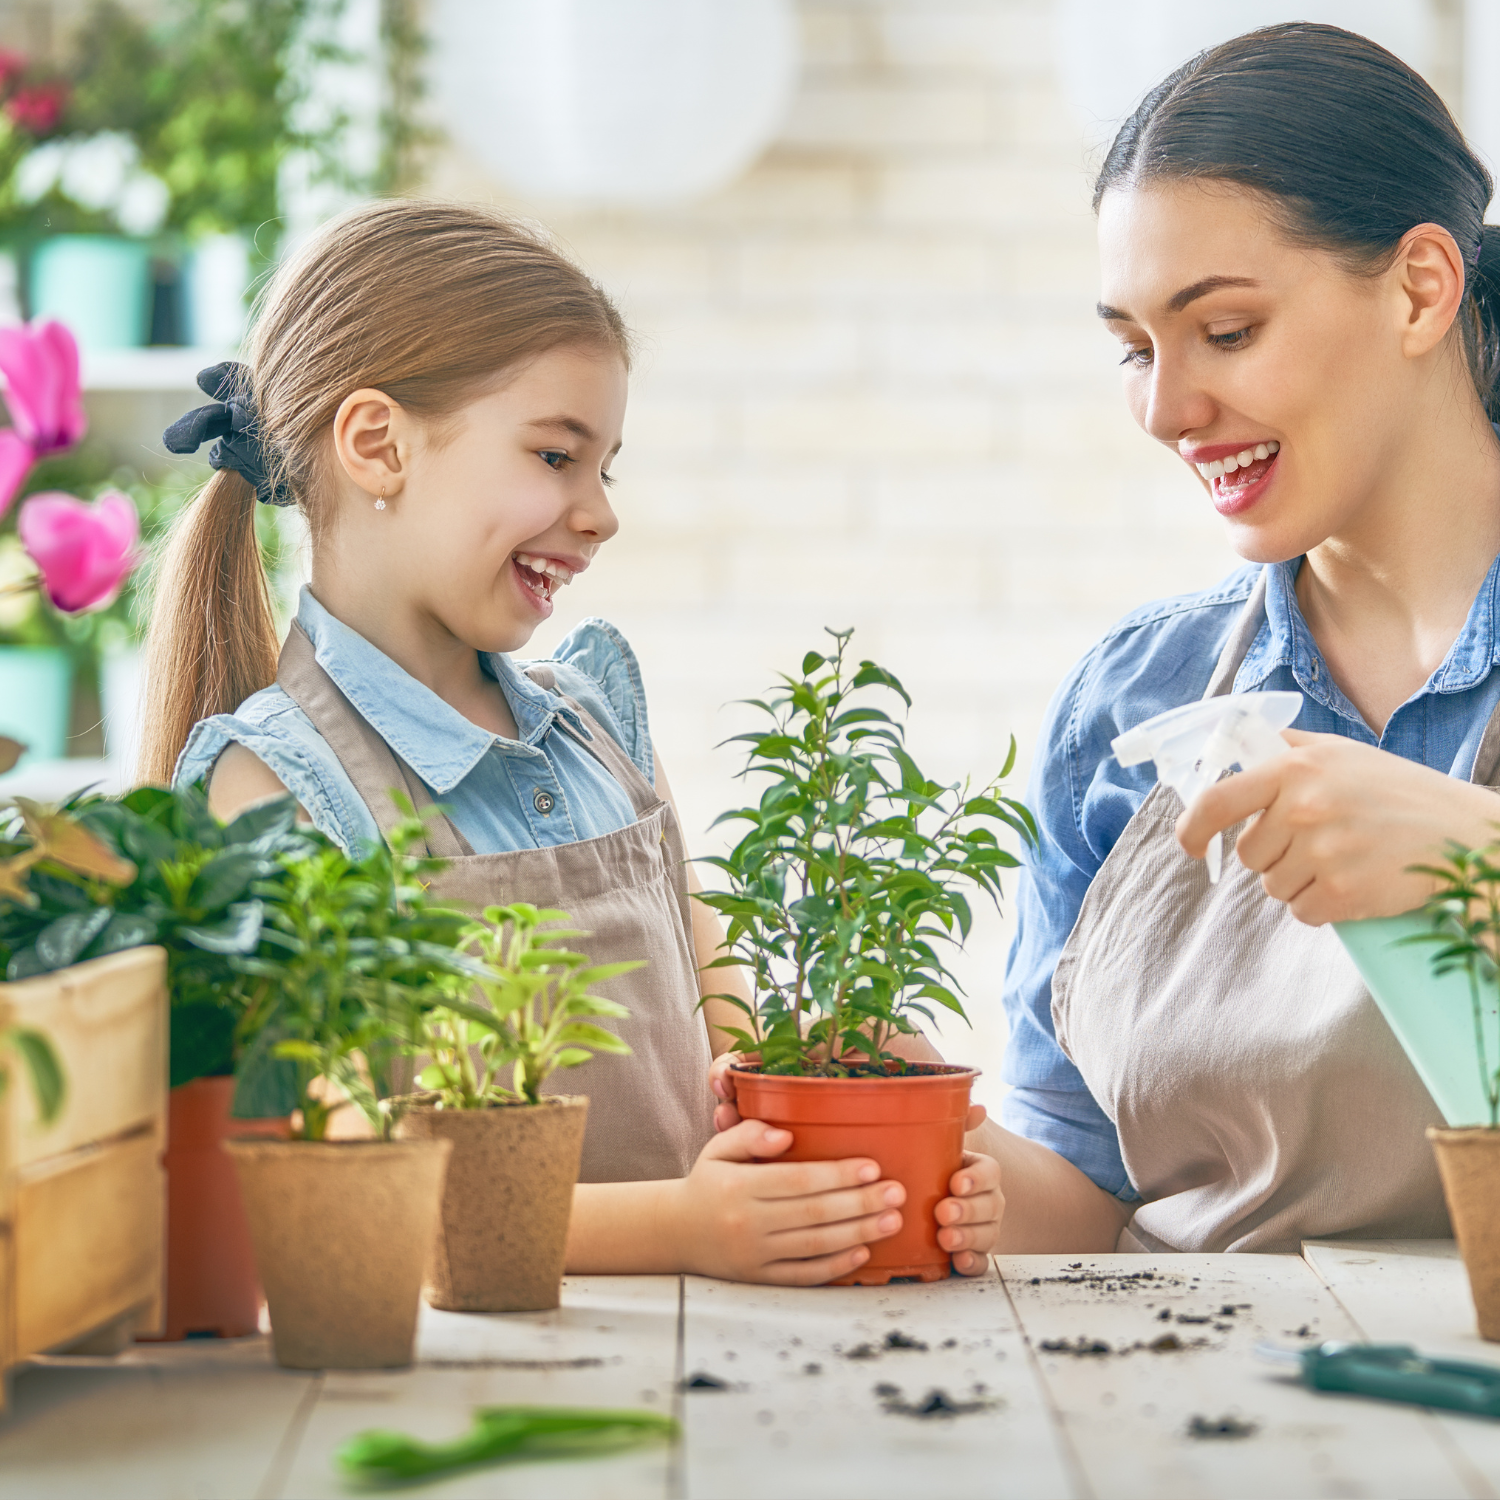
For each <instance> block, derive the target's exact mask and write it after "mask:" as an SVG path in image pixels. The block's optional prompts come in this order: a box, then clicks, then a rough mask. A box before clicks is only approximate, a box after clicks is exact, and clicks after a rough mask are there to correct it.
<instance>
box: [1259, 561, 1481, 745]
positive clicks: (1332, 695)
mask: <svg viewBox="0 0 1500 1500" xmlns="http://www.w3.org/2000/svg"><path fill="white" fill-rule="evenodd" d="M1301 567H1302V559H1301V558H1300V557H1296V558H1293V559H1292V560H1291V561H1290V562H1283V563H1268V564H1267V565H1266V622H1265V624H1264V625H1262V626H1261V628H1260V633H1259V634H1258V635H1257V636H1256V637H1255V640H1254V641H1253V642H1252V643H1251V646H1250V649H1249V651H1247V652H1246V653H1245V660H1244V662H1243V664H1242V665H1241V667H1240V670H1239V672H1238V673H1237V674H1236V676H1235V679H1234V691H1235V692H1237V693H1246V692H1254V691H1256V689H1258V688H1259V687H1260V686H1261V685H1262V684H1263V683H1264V682H1265V681H1266V679H1267V678H1269V677H1270V676H1271V674H1272V673H1273V672H1275V671H1276V670H1277V669H1278V668H1280V667H1288V668H1290V669H1291V673H1292V676H1293V678H1294V679H1295V680H1296V683H1297V686H1298V687H1299V688H1300V689H1301V690H1302V692H1303V693H1305V694H1306V695H1307V696H1308V697H1309V698H1311V699H1313V700H1314V701H1315V702H1318V703H1321V704H1322V705H1323V706H1324V707H1325V708H1328V709H1331V710H1332V711H1333V712H1334V713H1337V714H1339V715H1340V716H1341V717H1343V718H1346V719H1352V720H1354V721H1356V722H1358V723H1362V722H1363V719H1362V717H1361V715H1360V712H1359V710H1358V709H1357V708H1355V706H1354V705H1353V704H1352V703H1351V702H1350V701H1349V700H1348V698H1346V697H1345V696H1344V694H1343V693H1342V692H1341V691H1340V690H1339V688H1338V686H1337V685H1336V684H1335V683H1334V681H1333V678H1332V677H1331V676H1330V675H1329V672H1328V667H1327V664H1326V663H1325V662H1324V660H1323V654H1322V652H1321V651H1319V650H1318V645H1317V642H1316V641H1315V640H1314V639H1313V634H1312V631H1311V630H1309V629H1308V627H1307V621H1306V620H1304V619H1303V618H1302V610H1301V607H1300V606H1299V605H1298V603H1297V573H1298V571H1299V570H1300V569H1301ZM1497 615H1500V557H1497V558H1496V559H1495V560H1494V562H1492V563H1491V564H1490V570H1489V572H1488V573H1487V574H1486V575H1485V580H1484V582H1483V583H1482V584H1481V585H1480V588H1479V592H1478V594H1476V595H1475V597H1474V603H1473V604H1472V605H1471V606H1470V608H1469V616H1468V618H1467V619H1466V620H1465V621H1464V626H1463V629H1462V630H1460V631H1459V633H1458V639H1457V640H1455V641H1454V642H1453V645H1452V646H1451V647H1450V648H1449V651H1448V654H1447V656H1445V657H1444V658H1443V660H1442V663H1441V664H1440V665H1439V667H1438V669H1437V670H1436V671H1435V672H1434V673H1433V674H1432V676H1431V677H1430V678H1428V680H1427V682H1426V684H1425V685H1424V686H1423V687H1422V689H1421V692H1420V693H1418V694H1416V695H1415V696H1417V697H1420V696H1421V694H1422V693H1462V692H1467V691H1468V690H1469V689H1470V688H1473V687H1476V686H1477V685H1478V684H1479V683H1480V682H1482V681H1483V680H1484V678H1485V677H1486V676H1487V675H1488V674H1489V672H1490V670H1491V669H1492V668H1493V667H1494V665H1495V663H1496V662H1497V661H1500V629H1497Z"/></svg>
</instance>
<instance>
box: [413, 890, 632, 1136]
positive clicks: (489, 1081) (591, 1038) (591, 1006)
mask: <svg viewBox="0 0 1500 1500" xmlns="http://www.w3.org/2000/svg"><path fill="white" fill-rule="evenodd" d="M568 920H569V918H568V914H567V913H566V912H563V911H539V910H538V909H537V908H536V907H534V906H529V905H526V904H525V903H517V904H516V905H514V906H489V907H486V908H485V911H484V915H483V917H482V919H481V920H479V921H477V922H473V923H471V924H470V925H469V926H467V927H465V928H464V930H463V931H462V932H461V933H460V934H459V942H460V944H461V946H462V947H463V949H464V951H465V952H467V953H471V954H473V955H474V956H475V957H477V958H478V959H480V960H481V962H482V963H483V964H484V967H485V972H484V974H483V975H482V976H481V977H480V978H479V979H478V981H477V983H478V987H479V990H480V991H481V993H482V994H483V997H484V1000H485V1002H486V1003H485V1004H484V1005H478V1004H475V1003H474V1002H473V1001H472V1000H470V999H467V998H465V991H466V989H467V988H468V987H467V986H466V985H465V984H464V983H463V982H462V981H461V980H458V981H454V983H453V984H451V985H450V986H449V989H450V996H449V999H448V1002H447V1004H446V1005H444V1006H442V1007H440V1008H438V1009H436V1010H432V1011H430V1012H427V1013H426V1014H425V1015H424V1016H423V1018H422V1029H421V1035H420V1050H421V1051H422V1052H423V1053H425V1054H426V1055H427V1056H429V1057H431V1059H432V1062H431V1064H430V1065H429V1066H428V1067H427V1068H425V1069H423V1071H422V1074H421V1076H420V1078H419V1079H418V1082H419V1083H420V1085H421V1087H422V1088H423V1089H425V1090H427V1091H428V1092H429V1093H434V1094H436V1095H437V1096H438V1101H437V1102H438V1107H439V1108H442V1109H484V1108H486V1107H488V1106H490V1105H496V1104H539V1103H540V1102H541V1089H542V1084H543V1083H545V1082H546V1080H547V1079H548V1078H549V1077H551V1075H552V1074H553V1073H554V1072H555V1071H556V1070H557V1069H558V1068H574V1067H577V1066H578V1064H579V1063H585V1062H587V1061H588V1060H589V1058H590V1057H591V1056H592V1055H593V1054H594V1053H595V1052H614V1053H628V1052H629V1051H630V1048H629V1047H628V1046H627V1045H626V1044H625V1043H624V1042H622V1041H621V1040H620V1038H619V1037H617V1036H616V1035H615V1034H614V1033H613V1032H611V1031H607V1030H606V1029H605V1028H604V1027H602V1026H596V1025H594V1024H593V1022H592V1021H590V1020H586V1019H584V1018H585V1017H590V1016H624V1015H628V1014H629V1012H628V1011H627V1010H626V1008H625V1007H624V1006H623V1005H619V1004H617V1003H616V1002H615V1001H613V1000H606V999H605V998H604V997H603V996H602V995H594V994H590V993H589V991H590V989H591V988H592V987H593V986H594V985H596V984H602V983H603V982H604V981H605V980H607V979H612V978H614V977H615V975H617V974H628V973H629V972H630V971H631V970H632V969H639V968H641V967H642V963H641V962H640V961H638V960H637V961H631V962H626V963H613V964H591V963H590V962H589V960H588V958H587V956H586V955H584V954H582V953H574V952H573V951H571V950H570V949H567V948H562V947H558V946H556V945H557V944H559V943H561V942H563V941H565V940H566V939H568V938H584V937H587V936H588V933H586V932H579V931H576V930H574V929H572V928H567V927H545V928H544V927H543V925H542V924H543V923H557V922H564V923H565V922H567V921H568ZM475 1053H477V1054H478V1056H477V1058H476V1056H475ZM506 1068H510V1069H511V1071H512V1083H511V1087H509V1088H507V1087H506V1086H505V1085H504V1084H503V1083H502V1082H501V1079H500V1075H501V1073H502V1071H503V1070H504V1069H506Z"/></svg>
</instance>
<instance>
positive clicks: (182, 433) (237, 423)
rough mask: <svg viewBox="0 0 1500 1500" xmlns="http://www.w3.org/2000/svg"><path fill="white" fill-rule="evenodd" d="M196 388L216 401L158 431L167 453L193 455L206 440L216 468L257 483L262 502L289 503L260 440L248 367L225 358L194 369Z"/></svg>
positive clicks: (288, 493) (257, 495)
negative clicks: (274, 476) (272, 472)
mask: <svg viewBox="0 0 1500 1500" xmlns="http://www.w3.org/2000/svg"><path fill="white" fill-rule="evenodd" d="M198 389H199V390H200V391H202V392H203V394H204V395H205V396H212V397H213V398H214V399H213V400H212V401H211V402H210V403H209V404H208V405H207V406H200V407H198V408H197V409H196V410H194V411H190V412H189V413H188V414H187V415H186V416H185V417H178V419H177V420H176V421H175V422H173V423H172V425H171V426H170V427H169V428H167V430H166V431H165V432H164V433H162V435H161V440H162V442H163V443H164V444H165V445H166V448H167V452H169V453H196V452H197V451H198V449H199V448H201V447H202V446H203V444H204V443H206V442H207V441H208V440H209V439H210V438H217V439H218V441H217V442H215V443H214V445H213V447H212V448H210V449H209V450H208V462H209V465H210V467H212V468H215V469H234V470H235V471H236V472H238V473H240V474H243V475H244V476H245V478H246V479H247V480H248V481H249V482H250V483H251V484H252V485H254V486H255V498H256V499H257V500H259V501H260V502H261V503H262V504H264V505H292V504H294V503H295V501H294V499H293V497H292V492H291V491H290V490H289V489H287V487H286V486H285V485H284V484H279V483H276V482H275V481H273V479H272V477H271V465H270V463H269V461H268V459H269V455H268V454H267V453H266V450H265V448H264V446H263V445H262V443H261V439H260V423H259V421H258V419H257V417H256V412H255V398H254V396H253V395H252V394H251V385H250V370H249V368H248V366H246V365H242V364H239V363H237V362H236V361H235V360H232V359H227V360H225V361H224V363H223V364H221V365H212V366H210V367H209V368H208V369H207V370H199V371H198Z"/></svg>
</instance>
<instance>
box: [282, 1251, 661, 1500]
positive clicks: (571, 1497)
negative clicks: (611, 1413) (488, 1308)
mask: <svg viewBox="0 0 1500 1500" xmlns="http://www.w3.org/2000/svg"><path fill="white" fill-rule="evenodd" d="M562 1296H563V1305H562V1306H561V1307H560V1308H557V1309H556V1310H554V1311H552V1312H545V1313H503V1314H482V1313H445V1312H437V1311H435V1310H434V1309H432V1308H430V1307H426V1306H424V1307H423V1308H422V1316H421V1322H420V1324H419V1326H418V1331H417V1361H418V1362H417V1364H416V1365H415V1366H414V1367H412V1368H411V1369H409V1370H379V1371H365V1372H355V1371H334V1370H330V1371H329V1372H328V1373H327V1374H326V1376H325V1377H324V1378H323V1381H322V1384H321V1387H320V1388H319V1391H318V1394H317V1400H316V1404H315V1405H314V1406H313V1408H312V1411H311V1414H310V1416H309V1417H308V1419H307V1424H306V1427H305V1429H304V1430H303V1432H302V1434H301V1439H300V1442H299V1443H298V1445H297V1449H296V1453H295V1455H294V1456H293V1458H292V1461H291V1463H290V1465H289V1468H288V1471H287V1473H286V1477H285V1479H284V1481H283V1482H282V1485H281V1487H280V1488H279V1489H278V1490H277V1491H276V1495H278V1496H280V1495H285V1496H289V1497H295V1500H316V1497H322V1496H347V1495H348V1493H349V1490H348V1486H347V1484H346V1483H345V1481H344V1480H343V1478H342V1477H341V1476H340V1474H339V1472H338V1471H337V1470H336V1469H335V1468H334V1461H333V1460H334V1454H335V1452H336V1451H337V1450H338V1448H339V1447H340V1446H341V1445H342V1444H343V1443H344V1442H345V1441H346V1440H347V1439H348V1438H350V1437H352V1436H353V1435H354V1434H355V1433H357V1432H361V1431H363V1430H364V1429H366V1428H369V1427H389V1428H394V1429H395V1430H397V1431H399V1432H406V1433H410V1434H411V1435H413V1436H414V1437H420V1438H426V1439H428V1440H437V1439H446V1438H450V1437H454V1436H456V1435H458V1434H459V1433H461V1432H464V1431H466V1430H467V1428H468V1426H469V1420H470V1414H471V1413H472V1411H473V1409H474V1408H475V1407H476V1406H495V1405H502V1404H509V1403H525V1404H538V1405H540V1404H555V1405H566V1406H630V1407H634V1406H644V1407H648V1408H651V1409H653V1410H656V1411H664V1412H670V1411H673V1410H674V1409H675V1403H676V1399H677V1389H676V1380H677V1357H678V1349H677V1343H678V1319H679V1310H680V1300H681V1292H680V1287H679V1282H678V1278H677V1277H675V1276H598V1277H569V1278H567V1279H566V1280H565V1281H564V1282H563V1293H562ZM677 1458H678V1450H677V1447H676V1445H671V1446H669V1445H666V1444H661V1445H657V1446H653V1447H649V1448H642V1449H639V1450H636V1451H635V1452H630V1453H622V1454H615V1455H612V1456H609V1457H603V1458H595V1459H590V1460H588V1461H587V1462H582V1463H523V1464H501V1465H497V1466H495V1467H492V1468H478V1469H472V1470H469V1471H468V1472H466V1473H464V1474H462V1475H460V1476H450V1477H448V1478H446V1479H439V1480H436V1481H434V1482H433V1483H432V1484H428V1485H418V1486H414V1487H411V1488H404V1489H403V1490H402V1492H401V1493H402V1494H403V1495H409V1496H420V1495H445V1496H450V1497H457V1496H462V1497H463V1500H490V1497H512V1496H514V1497H518V1500H637V1497H641V1500H645V1497H650V1500H663V1497H665V1496H667V1495H668V1494H669V1493H670V1492H671V1489H672V1485H673V1473H674V1466H675V1464H676V1462H677Z"/></svg>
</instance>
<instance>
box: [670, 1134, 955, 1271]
mask: <svg viewBox="0 0 1500 1500" xmlns="http://www.w3.org/2000/svg"><path fill="white" fill-rule="evenodd" d="M791 1144H792V1133H791V1131H789V1130H777V1129H775V1128H773V1127H772V1126H769V1125H764V1124H762V1123H761V1122H760V1121H759V1120H746V1121H744V1122H743V1123H741V1124H739V1125H736V1126H734V1127H732V1128H731V1129H728V1130H725V1131H724V1132H723V1133H722V1134H720V1135H717V1136H715V1137H714V1139H713V1140H711V1141H710V1142H709V1143H708V1145H706V1146H705V1147H704V1148H703V1150H702V1151H701V1152H699V1154H698V1160H697V1161H696V1162H694V1163H693V1170H692V1171H691V1172H689V1173H688V1175H687V1176H686V1177H684V1178H683V1179H682V1180H681V1181H680V1182H674V1183H672V1184H671V1187H672V1189H674V1190H675V1192H674V1197H673V1200H672V1201H673V1217H674V1219H675V1223H674V1226H673V1230H674V1232H673V1239H674V1242H675V1244H676V1245H677V1246H678V1248H679V1252H680V1256H681V1267H682V1269H683V1270H685V1271H689V1272H692V1273H694V1274H696V1275H699V1276H718V1277H722V1278H724V1279H726V1280H729V1281H759V1282H770V1283H773V1284H775V1285H778V1286H818V1285H820V1284H821V1283H823V1282H825V1281H833V1280H835V1279H836V1278H837V1277H840V1276H844V1275H847V1274H848V1273H849V1272H850V1271H854V1270H857V1269H858V1268H859V1267H860V1266H862V1265H863V1264H864V1263H865V1262H866V1261H867V1260H869V1258H870V1252H869V1251H868V1250H867V1249H866V1248H865V1246H866V1245H868V1244H870V1243H871V1242H873V1241H875V1240H882V1239H885V1238H887V1237H888V1236H890V1235H893V1234H895V1232H896V1231H897V1230H898V1229H900V1227H901V1214H900V1212H899V1210H900V1207H901V1205H902V1204H903V1203H905V1201H906V1189H905V1188H904V1187H902V1186H901V1184H900V1183H899V1182H893V1181H890V1180H889V1179H887V1180H885V1181H881V1180H880V1167H879V1166H878V1165H877V1164H876V1163H875V1162H873V1161H871V1160H870V1159H869V1158H868V1157H852V1158H850V1159H848V1160H846V1161H807V1162H777V1161H775V1160H771V1159H770V1158H775V1157H777V1156H779V1155H781V1153H782V1152H783V1151H785V1150H786V1149H787V1147H789V1146H790V1145H791ZM955 1232H962V1231H955Z"/></svg>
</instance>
